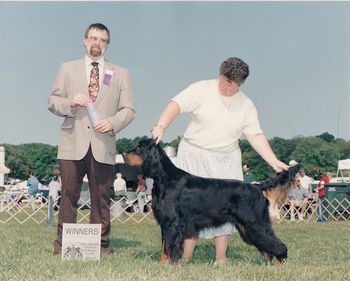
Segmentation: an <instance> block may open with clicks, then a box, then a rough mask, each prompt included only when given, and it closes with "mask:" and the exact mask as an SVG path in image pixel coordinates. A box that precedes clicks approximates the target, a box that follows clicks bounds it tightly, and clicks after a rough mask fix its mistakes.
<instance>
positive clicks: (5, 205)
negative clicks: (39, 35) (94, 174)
mask: <svg viewBox="0 0 350 281" xmlns="http://www.w3.org/2000/svg"><path fill="white" fill-rule="evenodd" d="M51 199H52V197H51ZM151 201H152V199H151V196H150V195H148V196H147V197H146V200H145V206H144V211H143V212H140V208H139V204H138V200H137V197H134V198H130V196H129V197H127V196H121V197H117V199H115V200H112V201H111V221H112V222H119V223H122V224H123V223H127V222H133V223H141V222H147V223H150V224H154V223H155V219H154V217H153V212H152V209H151ZM58 202H59V201H58V198H57V199H56V200H53V199H52V200H51V202H50V199H49V198H45V197H44V196H43V194H41V193H39V194H37V196H36V197H31V196H29V195H28V194H26V193H25V192H17V193H0V223H1V224H5V223H13V222H15V223H19V224H25V223H29V222H32V223H33V222H34V223H37V224H43V223H47V224H57V219H58V212H59V206H58ZM289 206H290V202H289V201H287V202H286V203H285V204H283V206H281V207H280V209H279V218H277V219H274V221H275V222H276V223H283V222H290V221H291V220H290V217H291V213H290V208H289ZM305 214H306V216H305V218H304V220H303V221H300V220H299V219H298V218H300V217H301V216H300V209H299V210H297V211H296V220H295V221H296V222H302V223H309V222H314V223H316V222H326V221H330V220H332V221H339V220H341V221H344V220H345V221H350V201H349V200H348V199H347V198H344V199H342V200H338V199H336V198H334V199H332V200H328V199H327V198H326V199H324V200H323V201H322V202H321V200H320V199H318V198H316V199H312V200H309V201H308V203H307V207H306V213H305ZM89 218H90V199H87V200H85V201H84V200H81V199H80V201H79V208H78V217H77V222H78V223H88V222H89Z"/></svg>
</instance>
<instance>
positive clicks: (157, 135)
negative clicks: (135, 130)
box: [152, 125, 165, 144]
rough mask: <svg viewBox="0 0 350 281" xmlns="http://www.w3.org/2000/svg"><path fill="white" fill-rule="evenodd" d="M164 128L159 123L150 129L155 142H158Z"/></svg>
mask: <svg viewBox="0 0 350 281" xmlns="http://www.w3.org/2000/svg"><path fill="white" fill-rule="evenodd" d="M164 133H165V128H164V127H163V126H161V125H157V126H155V127H154V128H153V129H152V138H153V139H154V140H155V141H156V144H158V143H159V142H160V140H161V139H162V137H163V136H164Z"/></svg>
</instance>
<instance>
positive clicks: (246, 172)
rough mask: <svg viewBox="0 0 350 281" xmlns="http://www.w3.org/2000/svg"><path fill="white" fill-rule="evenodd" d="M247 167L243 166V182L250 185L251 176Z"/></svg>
mask: <svg viewBox="0 0 350 281" xmlns="http://www.w3.org/2000/svg"><path fill="white" fill-rule="evenodd" d="M249 170H250V168H249V165H248V164H244V165H243V181H244V182H247V183H251V182H252V181H253V174H252V173H251V172H250V171H249Z"/></svg>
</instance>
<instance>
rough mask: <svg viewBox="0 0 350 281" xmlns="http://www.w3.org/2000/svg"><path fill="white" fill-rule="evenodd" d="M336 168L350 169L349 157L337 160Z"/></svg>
mask: <svg viewBox="0 0 350 281" xmlns="http://www.w3.org/2000/svg"><path fill="white" fill-rule="evenodd" d="M338 170H350V158H349V159H344V160H339V162H338Z"/></svg>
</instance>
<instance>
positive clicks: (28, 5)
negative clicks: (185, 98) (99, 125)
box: [0, 1, 350, 145]
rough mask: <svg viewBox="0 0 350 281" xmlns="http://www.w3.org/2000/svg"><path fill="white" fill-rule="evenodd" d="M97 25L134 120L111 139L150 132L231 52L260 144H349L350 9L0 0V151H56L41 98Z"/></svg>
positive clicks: (54, 122) (175, 130)
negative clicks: (125, 82) (278, 140)
mask: <svg viewBox="0 0 350 281" xmlns="http://www.w3.org/2000/svg"><path fill="white" fill-rule="evenodd" d="M93 22H102V23H104V24H105V25H107V26H108V27H109V28H110V30H111V44H110V46H109V49H108V51H107V53H106V58H107V59H108V60H109V61H110V62H112V63H115V64H119V65H121V66H124V67H126V68H128V69H129V71H130V75H131V79H132V81H133V88H134V96H135V106H136V111H137V114H136V118H135V120H134V121H133V122H132V123H131V124H130V125H129V126H128V127H127V128H126V129H124V130H123V131H122V132H121V133H120V134H119V137H128V138H134V137H136V136H142V135H149V136H150V130H151V128H152V127H153V125H154V124H155V123H156V122H157V120H158V117H159V115H160V114H161V112H162V110H163V108H164V107H165V106H166V104H167V103H168V101H169V100H170V99H171V97H173V96H174V95H176V94H177V93H178V92H180V91H181V90H182V89H184V88H185V87H187V86H188V85H189V84H190V83H192V82H195V81H198V80H202V79H213V78H216V77H217V76H218V68H219V66H220V64H221V62H222V61H223V60H224V59H226V58H228V57H231V56H237V57H240V58H242V59H243V60H245V61H246V62H247V63H248V64H249V66H250V76H249V77H248V79H247V81H246V83H245V84H244V85H243V86H242V91H243V92H244V93H245V94H246V95H248V96H249V97H250V98H251V99H252V100H253V101H254V103H255V105H256V107H257V109H258V112H259V118H260V122H261V126H262V128H263V130H264V131H265V134H266V135H267V137H268V138H272V137H275V136H279V137H283V138H292V137H295V136H315V135H318V134H321V133H323V132H326V131H327V132H329V133H331V134H333V135H334V136H339V137H341V138H345V139H350V126H349V120H350V110H349V108H350V94H349V92H350V79H349V77H350V51H349V50H350V2H299V1H297V2H262V1H259V2H0V26H2V28H1V32H0V36H1V43H0V61H1V63H0V77H1V85H2V87H1V102H0V143H11V144H20V143H31V142H40V143H48V144H52V145H56V144H57V142H58V138H59V127H60V124H61V122H62V121H63V120H62V119H61V118H60V117H57V116H55V115H53V114H52V113H50V112H49V111H48V110H47V98H48V96H49V93H50V90H51V87H52V85H53V81H54V79H55V76H56V73H57V70H58V67H59V65H60V64H61V63H62V62H64V61H68V60H73V59H78V58H81V57H83V56H84V55H85V51H84V48H83V43H82V38H83V33H84V31H85V28H86V27H87V26H88V25H89V24H90V23H93ZM188 120H189V115H188V114H183V115H181V116H180V117H179V118H178V119H177V120H176V121H175V123H174V124H173V125H172V126H171V127H170V128H169V129H168V130H167V134H166V135H165V137H164V141H171V140H172V139H174V138H176V137H177V136H179V135H182V133H183V132H184V130H185V128H186V125H187V123H188Z"/></svg>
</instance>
